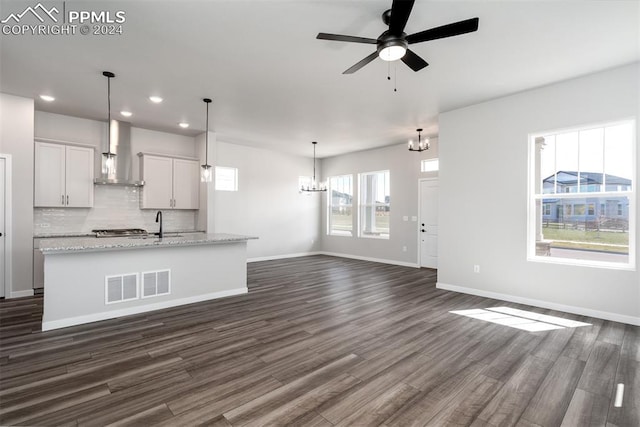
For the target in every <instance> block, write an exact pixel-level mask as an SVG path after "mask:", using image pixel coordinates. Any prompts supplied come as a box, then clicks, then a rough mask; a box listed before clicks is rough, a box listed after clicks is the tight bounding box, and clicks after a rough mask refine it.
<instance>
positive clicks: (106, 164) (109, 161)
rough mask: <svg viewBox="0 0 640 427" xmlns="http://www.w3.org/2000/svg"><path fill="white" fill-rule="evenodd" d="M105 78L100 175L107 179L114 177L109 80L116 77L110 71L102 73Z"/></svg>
mask: <svg viewBox="0 0 640 427" xmlns="http://www.w3.org/2000/svg"><path fill="white" fill-rule="evenodd" d="M102 75H103V76H105V77H106V78H107V130H108V133H107V152H106V153H102V175H103V176H104V177H105V178H107V179H113V178H115V176H116V154H115V153H112V152H111V79H112V78H114V77H115V76H116V75H115V74H113V73H112V72H110V71H103V72H102Z"/></svg>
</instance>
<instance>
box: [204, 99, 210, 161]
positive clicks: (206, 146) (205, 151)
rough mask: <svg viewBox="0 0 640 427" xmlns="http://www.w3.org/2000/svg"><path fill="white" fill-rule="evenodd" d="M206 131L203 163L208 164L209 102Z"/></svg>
mask: <svg viewBox="0 0 640 427" xmlns="http://www.w3.org/2000/svg"><path fill="white" fill-rule="evenodd" d="M206 104H207V133H206V134H205V136H204V141H205V142H204V153H205V154H204V164H205V165H207V166H209V103H208V102H207V103H206Z"/></svg>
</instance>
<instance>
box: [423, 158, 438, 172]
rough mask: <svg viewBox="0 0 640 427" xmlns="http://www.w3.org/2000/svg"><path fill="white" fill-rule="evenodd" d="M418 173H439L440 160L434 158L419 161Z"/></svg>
mask: <svg viewBox="0 0 640 427" xmlns="http://www.w3.org/2000/svg"><path fill="white" fill-rule="evenodd" d="M427 165H433V166H432V167H431V168H428V167H427ZM434 167H435V169H434ZM420 172H421V173H430V172H440V159H439V158H437V157H436V158H435V159H422V160H420Z"/></svg>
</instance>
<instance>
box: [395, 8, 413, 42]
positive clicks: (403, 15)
mask: <svg viewBox="0 0 640 427" xmlns="http://www.w3.org/2000/svg"><path fill="white" fill-rule="evenodd" d="M413 3H414V0H393V4H392V5H391V18H390V19H389V32H390V33H391V34H395V35H398V36H399V35H402V32H403V31H404V27H405V26H406V25H407V20H408V19H409V15H411V9H413Z"/></svg>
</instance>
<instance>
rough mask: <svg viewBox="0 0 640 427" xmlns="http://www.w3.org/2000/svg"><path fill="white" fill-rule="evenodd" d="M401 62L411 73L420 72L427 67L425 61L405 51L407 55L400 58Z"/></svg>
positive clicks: (410, 51)
mask: <svg viewBox="0 0 640 427" xmlns="http://www.w3.org/2000/svg"><path fill="white" fill-rule="evenodd" d="M402 62H404V63H405V64H407V65H408V66H409V68H411V69H412V70H413V71H420V70H422V69H423V68H424V67H426V66H427V65H429V64H427V61H425V60H424V59H422V58H420V57H419V56H418V55H416V53H415V52H414V51H412V50H411V49H407V53H405V54H404V56H403V57H402Z"/></svg>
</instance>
